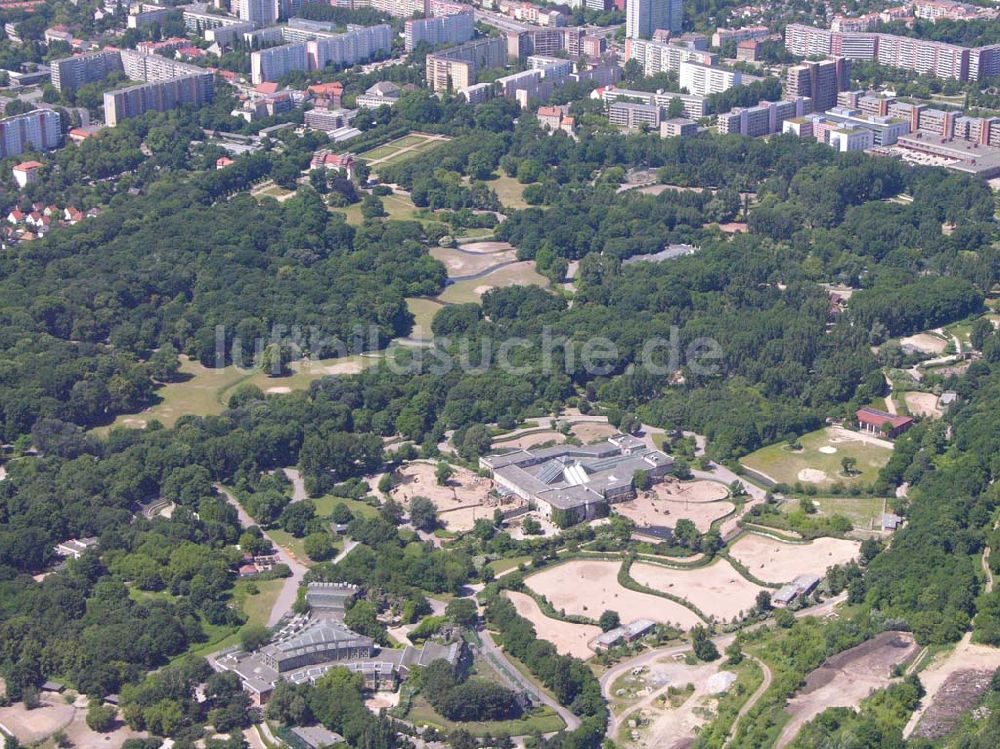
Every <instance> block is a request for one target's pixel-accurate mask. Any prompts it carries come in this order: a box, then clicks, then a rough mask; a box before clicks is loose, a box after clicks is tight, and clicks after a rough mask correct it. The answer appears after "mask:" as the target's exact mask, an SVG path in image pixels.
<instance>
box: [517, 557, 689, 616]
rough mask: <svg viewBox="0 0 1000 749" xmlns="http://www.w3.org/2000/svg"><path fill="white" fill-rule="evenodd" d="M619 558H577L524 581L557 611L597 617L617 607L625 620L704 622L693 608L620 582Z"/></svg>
mask: <svg viewBox="0 0 1000 749" xmlns="http://www.w3.org/2000/svg"><path fill="white" fill-rule="evenodd" d="M620 568H621V563H619V562H604V561H592V562H591V561H587V560H582V559H578V560H573V561H571V562H566V563H565V564H560V565H557V566H555V567H550V568H549V569H547V570H543V571H541V572H539V573H537V574H535V575H532V576H530V577H528V578H527V579H526V580H525V581H524V582H525V584H526V585H528V587H530V588H531V589H532V590H533V591H535V592H536V593H540V594H541V595H543V596H545V598H546V599H547V600H548V601H549V603H551V604H552V606H553V608H555V610H556V611H564V612H565V613H567V614H578V615H580V616H586V617H590V618H591V619H597V618H598V617H600V615H601V614H602V613H603V612H604V611H605V610H611V611H617V612H618V615H619V616H620V617H621V620H622V621H623V622H626V623H627V622H630V621H633V620H635V619H642V618H649V619H653V620H655V621H658V622H660V623H662V624H676V625H679V626H680V627H681V628H682V629H689V628H690V627H693V626H694V625H696V624H699V623H700V622H701V619H699V618H698V616H697V614H695V613H694V612H693V611H691V609H689V608H687V607H686V606H682V605H681V604H679V603H675V602H674V601H670V600H668V599H666V598H660V597H659V596H654V595H649V594H648V593H639V592H637V591H634V590H629V589H628V588H625V587H623V586H622V585H621V584H620V583H619V582H618V570H619V569H620Z"/></svg>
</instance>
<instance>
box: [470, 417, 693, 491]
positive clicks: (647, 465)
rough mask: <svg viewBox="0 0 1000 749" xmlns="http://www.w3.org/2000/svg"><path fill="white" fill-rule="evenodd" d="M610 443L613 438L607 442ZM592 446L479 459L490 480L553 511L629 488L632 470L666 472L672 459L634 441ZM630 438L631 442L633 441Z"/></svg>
mask: <svg viewBox="0 0 1000 749" xmlns="http://www.w3.org/2000/svg"><path fill="white" fill-rule="evenodd" d="M611 439H612V440H615V439H616V438H611ZM617 440H618V444H615V443H614V442H612V441H611V440H609V441H607V442H600V443H598V444H596V445H580V446H574V445H557V446H555V447H549V448H544V449H541V450H514V451H513V452H510V453H505V454H503V455H496V456H487V457H484V458H482V459H481V461H482V463H483V465H485V466H487V467H488V468H491V469H492V470H493V473H494V476H496V477H500V478H502V479H504V480H505V481H506V482H508V483H510V484H513V485H514V486H517V487H519V488H520V489H521V490H522V491H524V492H526V493H530V494H532V495H534V496H535V497H537V498H538V499H540V500H543V501H545V502H547V503H548V504H550V505H551V506H552V507H555V508H557V509H572V508H576V507H580V506H582V505H585V504H589V503H591V502H598V501H601V500H603V499H605V498H606V496H607V494H608V493H609V492H616V491H620V490H625V489H626V488H628V487H631V486H632V479H633V477H634V476H635V474H636V472H637V471H641V470H645V471H652V470H663V469H667V470H669V468H670V466H672V465H673V459H672V458H671V457H670V456H669V455H667V454H666V453H663V452H661V451H660V450H655V449H652V448H648V447H646V446H645V443H644V442H642V441H641V440H636V438H634V437H629V436H627V435H625V436H619V437H618V438H617ZM632 440H636V442H637V443H638V444H636V442H633V441H632Z"/></svg>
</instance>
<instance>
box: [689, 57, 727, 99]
mask: <svg viewBox="0 0 1000 749" xmlns="http://www.w3.org/2000/svg"><path fill="white" fill-rule="evenodd" d="M741 83H742V75H741V74H740V72H739V71H737V70H725V69H723V68H713V67H709V66H708V65H702V64H700V63H696V62H682V63H681V65H680V86H681V88H685V89H687V90H688V93H691V94H695V95H697V96H708V95H709V94H718V93H721V92H723V91H726V90H727V89H730V88H732V87H733V86H739V85H740V84H741Z"/></svg>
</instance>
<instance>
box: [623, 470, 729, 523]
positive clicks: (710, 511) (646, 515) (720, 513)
mask: <svg viewBox="0 0 1000 749" xmlns="http://www.w3.org/2000/svg"><path fill="white" fill-rule="evenodd" d="M703 483H710V482H703ZM735 507H736V505H734V504H733V503H732V502H697V501H688V502H683V501H682V502H670V501H666V500H662V499H658V498H657V495H656V493H655V492H642V493H641V494H640V495H639V496H638V497H636V498H635V499H630V500H629V501H628V502H619V503H617V504H615V505H614V509H615V511H616V512H618V513H619V514H621V515H624V516H625V517H627V518H629V519H631V520H633V521H635V524H636V526H637V528H639V529H641V528H644V527H647V528H648V527H650V526H653V527H667V528H673V527H674V526H675V525H676V524H677V521H678V520H681V519H682V518H685V519H687V520H690V521H691V522H693V523H694V524H695V527H697V528H698V530H699V531H701V532H702V533H705V532H706V531H707V530H708V529H709V528H710V527H711V525H712V521H713V520H716V519H718V518H721V517H724V516H726V515H728V514H729V513H730V512H732V511H733V510H734V509H735Z"/></svg>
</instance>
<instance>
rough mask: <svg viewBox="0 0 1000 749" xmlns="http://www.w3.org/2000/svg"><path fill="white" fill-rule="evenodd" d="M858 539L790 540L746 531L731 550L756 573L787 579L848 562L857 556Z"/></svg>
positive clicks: (775, 579)
mask: <svg viewBox="0 0 1000 749" xmlns="http://www.w3.org/2000/svg"><path fill="white" fill-rule="evenodd" d="M860 548H861V543H860V542H859V541H846V540H843V539H839V538H817V539H816V540H815V541H810V542H809V543H805V544H790V543H785V542H783V541H776V540H775V539H773V538H767V537H765V536H761V535H758V534H756V533H747V534H745V535H744V536H743V537H742V538H740V539H739V540H738V541H737V542H736V543H735V544H733V546H732V548H731V549H730V553H731V554H732V555H733V558H735V559H736V560H737V561H738V562H740V563H741V564H743V565H744V566H745V567H746V568H747V569H748V570H749V571H750V574H752V575H753V576H754V577H757V578H760V579H761V580H765V581H766V582H769V583H787V582H791V581H792V580H794V579H795V578H796V577H797V576H799V575H818V576H820V577H822V576H823V575H824V574H826V570H827V567H832V566H833V565H835V564H845V563H847V562H849V561H851V560H852V559H855V558H857V556H858V551H859V550H860Z"/></svg>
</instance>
